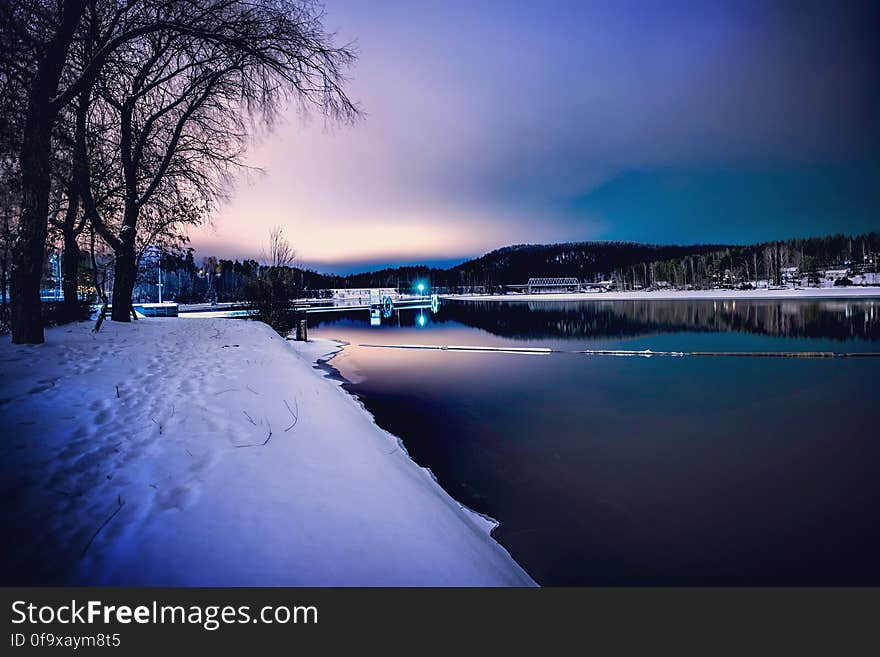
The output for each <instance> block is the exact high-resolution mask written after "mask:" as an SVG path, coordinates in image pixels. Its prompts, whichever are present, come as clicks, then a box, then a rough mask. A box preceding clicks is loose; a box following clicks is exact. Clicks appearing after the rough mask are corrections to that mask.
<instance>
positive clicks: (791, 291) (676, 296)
mask: <svg viewBox="0 0 880 657" xmlns="http://www.w3.org/2000/svg"><path fill="white" fill-rule="evenodd" d="M441 298H442V299H449V300H452V301H456V300H457V301H696V300H701V299H708V300H713V299H717V300H726V299H749V300H759V299H766V300H779V299H880V287H820V288H816V287H809V288H786V289H779V290H772V289H771V290H767V289H758V290H653V291H650V292H649V291H640V290H637V291H634V292H578V293H571V292H569V293H559V294H552V293H548V294H486V295H452V294H445V295H442V296H441Z"/></svg>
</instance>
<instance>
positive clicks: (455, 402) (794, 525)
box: [311, 300, 880, 585]
mask: <svg viewBox="0 0 880 657" xmlns="http://www.w3.org/2000/svg"><path fill="white" fill-rule="evenodd" d="M311 325H312V329H311V335H312V337H323V338H337V339H341V340H345V341H346V342H349V343H351V344H350V345H349V346H347V347H345V349H344V350H343V351H342V352H341V353H340V354H339V355H337V356H336V357H335V358H334V359H333V360H331V362H330V364H331V365H332V366H333V367H335V368H336V369H337V370H338V371H339V373H340V374H341V375H342V376H343V377H344V378H345V379H347V380H348V381H349V383H348V384H346V388H347V389H348V390H349V391H350V392H352V393H354V394H356V395H357V396H358V397H359V398H360V399H361V400H362V401H363V403H364V404H365V405H366V407H367V409H368V410H369V411H370V412H372V413H373V415H374V416H375V418H376V421H377V422H378V424H379V425H380V426H382V427H383V428H385V429H387V430H388V431H390V432H392V433H394V434H396V435H398V436H400V437H401V438H402V439H403V442H404V444H405V446H406V449H407V450H408V451H409V453H410V455H411V456H412V458H413V459H414V460H415V461H416V462H418V463H419V464H420V465H423V466H426V467H428V468H430V469H431V470H432V471H433V472H434V474H435V475H436V476H437V478H438V480H439V481H440V483H441V485H442V486H443V487H444V488H445V489H446V490H447V491H449V493H450V494H451V495H452V496H453V497H455V498H456V499H457V500H459V501H461V502H462V503H463V504H465V505H467V506H468V507H470V508H472V509H475V510H477V511H479V512H481V513H485V514H487V515H489V516H492V517H493V518H495V519H497V520H498V521H499V522H500V523H501V525H500V527H499V528H498V529H497V530H495V532H494V534H493V535H494V536H495V538H497V540H498V541H499V542H501V543H502V544H503V545H504V546H505V547H506V548H507V549H508V550H509V551H510V553H511V554H512V555H513V557H514V558H515V559H516V560H517V561H518V562H519V563H520V564H521V565H522V566H523V568H525V569H526V570H527V571H528V572H529V573H530V574H531V575H532V577H534V578H535V579H536V580H537V581H538V582H539V583H541V584H545V585H575V584H585V585H600V584H618V585H621V584H625V585H637V584H646V585H654V584H795V585H798V584H874V585H876V584H880V559H878V558H877V555H878V554H880V522H878V509H880V403H878V401H880V394H878V386H880V358H835V359H790V358H785V359H784V358H778V359H777V358H754V357H748V358H729V357H694V356H690V357H651V358H644V357H615V356H594V355H584V354H575V353H553V354H546V355H534V354H508V353H460V352H453V351H427V350H404V349H386V348H373V347H365V346H359V345H363V344H435V345H489V346H508V347H511V346H512V347H552V348H555V349H565V350H577V349H636V350H643V349H651V350H654V351H661V350H669V351H836V352H877V351H880V300H857V301H856V300H854V301H843V300H841V301H836V300H822V301H741V300H738V301H693V302H692V301H623V302H620V301H618V302H602V301H585V302H528V303H526V302H505V303H497V302H461V301H452V302H443V304H442V305H441V307H440V308H439V310H438V311H437V312H434V313H432V312H431V310H429V309H425V310H411V311H400V312H397V311H395V312H393V313H392V314H391V316H390V317H387V318H383V319H382V320H381V324H380V325H379V326H371V322H370V316H369V313H368V312H367V311H360V312H351V313H344V314H326V315H313V316H311Z"/></svg>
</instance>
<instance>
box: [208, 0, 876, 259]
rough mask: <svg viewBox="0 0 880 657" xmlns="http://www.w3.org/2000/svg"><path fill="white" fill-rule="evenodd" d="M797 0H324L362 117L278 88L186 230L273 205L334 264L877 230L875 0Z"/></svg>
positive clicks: (233, 231)
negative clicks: (212, 206) (282, 97)
mask: <svg viewBox="0 0 880 657" xmlns="http://www.w3.org/2000/svg"><path fill="white" fill-rule="evenodd" d="M813 4H814V3H811V2H756V3H750V2H746V1H744V0H733V1H730V2H681V3H678V2H672V1H663V2H660V1H657V2H650V1H643V2H624V1H620V0H616V1H614V2H586V1H583V2H561V1H553V0H551V1H546V2H538V1H534V2H513V1H510V2H489V1H483V2H464V1H459V0H448V1H444V2H436V3H429V2H415V1H413V2H402V1H401V2H391V1H384V0H370V1H369V2H367V1H365V0H360V1H355V0H327V2H326V18H325V25H326V27H327V28H328V29H330V30H335V31H337V32H338V41H339V42H345V41H350V40H353V41H356V45H357V48H358V51H359V60H358V63H357V64H356V66H355V68H354V69H353V70H352V71H351V76H350V77H351V81H350V86H349V90H350V95H351V96H352V97H353V98H354V99H355V100H357V101H358V102H360V104H361V105H362V107H363V109H364V111H365V116H364V118H363V120H361V121H359V122H358V123H356V124H355V125H353V126H350V127H349V126H326V125H325V123H324V121H323V120H322V118H321V117H320V116H317V115H313V116H312V117H311V118H308V117H306V118H305V119H304V118H303V117H300V116H299V115H298V113H297V112H296V110H295V109H291V110H290V112H289V116H287V117H286V120H285V121H283V122H282V124H281V125H279V126H278V127H277V129H276V130H275V132H274V133H273V134H271V135H270V136H268V137H266V138H264V139H263V140H262V142H261V143H260V144H258V145H257V146H256V147H255V148H254V149H253V152H252V155H251V157H250V161H251V162H252V163H253V164H254V165H258V166H261V167H263V168H264V169H265V173H264V174H263V175H261V176H258V177H255V178H253V179H251V180H248V181H242V182H241V183H240V184H239V186H238V188H237V189H236V190H235V191H234V193H233V195H232V196H231V199H230V200H229V202H228V203H227V204H225V205H224V206H223V207H222V208H221V209H220V210H219V211H218V212H217V213H216V214H215V217H214V220H213V224H212V225H211V226H206V227H203V228H200V229H199V230H197V231H194V232H193V233H192V240H193V246H195V247H196V248H197V250H198V254H199V255H200V256H204V255H209V254H211V255H219V256H224V257H257V256H258V255H259V253H260V251H261V248H262V246H263V245H264V244H265V242H266V238H267V234H268V232H269V229H270V227H272V226H275V225H280V226H282V227H283V228H284V229H285V234H286V235H287V236H288V237H289V238H290V240H291V242H292V243H293V244H294V246H295V248H296V250H297V253H298V257H299V260H300V264H306V265H308V266H312V267H315V268H317V269H318V270H321V271H339V272H347V271H352V270H359V269H365V268H371V267H374V266H380V265H386V264H398V263H428V264H447V263H449V262H452V261H460V260H462V259H465V258H467V257H471V256H474V255H479V254H481V253H483V252H486V251H489V250H491V249H494V248H497V247H499V246H504V245H508V244H515V243H523V242H532V243H548V242H559V241H577V240H593V239H602V240H616V239H625V240H635V241H644V242H657V243H696V242H715V243H742V242H751V241H761V240H765V239H775V238H785V237H797V236H808V235H822V234H827V233H831V232H838V231H840V232H862V231H868V230H877V229H880V150H878V147H880V10H878V3H876V2H874V3H858V4H857V3H849V4H847V3H842V2H836V3H824V5H825V6H824V7H818V6H816V7H811V5H813ZM872 5H873V8H872Z"/></svg>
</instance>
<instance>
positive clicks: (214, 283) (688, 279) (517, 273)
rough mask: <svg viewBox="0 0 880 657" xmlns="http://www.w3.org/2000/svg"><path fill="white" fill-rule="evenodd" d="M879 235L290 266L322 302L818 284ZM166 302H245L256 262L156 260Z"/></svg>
mask: <svg viewBox="0 0 880 657" xmlns="http://www.w3.org/2000/svg"><path fill="white" fill-rule="evenodd" d="M878 257H880V233H876V232H871V233H866V234H863V235H856V236H848V235H830V236H827V237H813V238H806V239H791V240H783V241H775V242H763V243H761V244H753V245H745V246H730V245H718V244H698V245H692V246H656V245H650V244H637V243H632V242H568V243H564V244H544V245H541V244H520V245H516V246H507V247H504V248H501V249H496V250H494V251H491V252H489V253H487V254H485V255H483V256H481V257H479V258H475V259H473V260H468V261H467V262H463V263H462V264H460V265H456V266H455V267H450V268H448V269H438V268H431V267H420V266H407V267H396V268H386V269H381V270H378V271H372V272H363V273H358V274H349V275H347V276H337V275H332V274H321V273H318V272H315V271H312V270H308V269H301V268H298V267H290V268H289V269H290V274H291V277H292V279H293V281H294V284H295V286H296V288H297V290H298V291H299V292H301V293H302V294H304V295H310V294H314V295H316V296H320V291H321V290H328V289H334V288H368V287H396V288H400V289H401V291H409V290H411V289H412V288H413V286H414V285H415V284H416V283H417V282H420V281H423V282H425V283H427V284H428V285H429V286H430V287H431V288H432V289H434V290H441V291H449V292H454V291H456V290H473V289H482V290H485V291H493V290H496V291H497V290H500V289H502V287H503V286H505V285H515V284H521V283H526V282H527V281H528V279H529V278H531V277H538V276H547V277H568V276H572V277H576V278H578V279H580V280H581V281H583V282H586V283H598V282H600V281H614V283H615V285H616V287H618V288H619V289H633V288H648V287H652V286H664V285H670V286H674V287H693V288H700V289H702V288H711V287H717V286H747V285H755V284H756V283H757V281H761V283H762V284H764V283H769V284H771V285H782V284H784V283H786V282H790V277H791V276H793V275H797V276H799V277H801V278H802V279H807V281H808V282H810V281H812V282H813V283H818V281H819V274H820V272H821V271H824V270H826V269H829V268H839V269H842V270H846V271H848V272H852V273H854V274H855V273H861V272H865V271H877V266H878ZM162 269H163V272H164V273H165V280H164V283H165V291H166V295H167V296H168V298H176V299H178V300H180V301H203V300H205V299H206V298H207V299H217V300H220V301H223V300H236V299H240V298H242V292H243V290H244V286H245V285H246V284H247V281H248V280H249V279H251V278H253V277H259V276H260V275H261V271H263V270H264V269H265V267H261V265H260V264H259V263H257V262H256V261H255V260H243V261H240V260H222V259H217V258H204V259H203V260H202V264H201V265H197V264H196V262H195V259H194V255H193V251H192V249H189V250H188V251H187V252H186V253H185V254H178V255H165V256H163V260H162ZM142 272H143V275H142V278H141V282H142V285H140V286H138V289H137V290H136V293H135V296H136V297H142V298H148V297H149V295H150V294H153V293H154V290H155V288H154V287H153V284H154V283H155V282H156V281H155V280H153V278H155V276H156V271H155V269H154V268H150V267H145V268H143V269H142Z"/></svg>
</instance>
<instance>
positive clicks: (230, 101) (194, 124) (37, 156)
mask: <svg viewBox="0 0 880 657" xmlns="http://www.w3.org/2000/svg"><path fill="white" fill-rule="evenodd" d="M321 18H322V15H321V12H320V10H319V8H318V7H317V5H315V4H314V3H312V2H310V1H309V0H299V1H297V0H250V1H244V0H140V1H135V0H88V1H87V0H55V1H51V0H10V1H9V2H4V3H0V24H2V25H3V42H4V43H7V42H8V43H10V44H13V45H14V46H15V48H14V49H10V52H15V53H17V55H16V56H18V57H19V58H20V61H21V62H22V63H21V64H20V65H19V66H18V69H21V75H20V77H21V79H22V80H23V81H24V88H25V89H26V97H27V103H26V111H25V112H24V115H25V119H24V122H23V123H24V125H23V128H22V131H21V142H20V149H19V163H20V180H21V204H20V205H21V213H20V218H19V223H20V226H19V231H18V237H17V240H16V243H15V247H14V250H13V265H14V267H13V272H12V273H13V277H12V278H13V281H12V293H13V326H12V328H13V342H17V343H39V342H42V341H43V330H42V324H41V321H40V299H39V287H40V275H41V269H42V261H43V256H44V250H45V243H46V236H47V230H48V214H49V194H50V187H51V152H52V130H53V127H54V126H55V124H56V121H57V119H58V116H59V113H60V112H61V111H62V110H63V109H64V108H65V107H67V106H68V105H69V104H70V103H72V102H73V101H74V99H76V98H77V97H79V96H80V94H82V93H83V92H84V90H87V89H89V87H91V86H94V85H97V84H99V83H101V82H102V81H103V87H102V98H103V99H104V101H105V102H107V103H108V104H110V105H111V106H114V107H115V109H116V110H117V113H118V116H119V122H120V125H119V127H120V132H119V135H118V136H119V153H120V155H121V156H122V167H123V177H124V183H125V192H124V207H123V210H122V218H121V225H120V228H119V230H118V231H116V234H113V231H111V230H110V229H109V227H107V226H103V227H102V228H101V230H100V231H99V232H100V234H101V236H102V237H103V238H104V239H108V240H110V241H111V242H112V244H111V246H113V247H114V251H116V253H117V271H116V274H117V280H116V286H115V287H114V301H117V300H118V302H119V303H118V304H117V303H114V318H115V319H120V320H123V321H125V320H127V318H128V312H127V311H128V306H129V304H130V293H131V288H132V286H133V284H134V276H135V274H136V254H135V251H136V247H135V244H136V237H135V233H136V230H137V223H138V218H139V216H140V213H141V210H142V209H143V208H144V207H145V206H147V205H148V204H149V203H151V202H152V201H153V197H154V196H155V195H156V194H157V193H158V192H159V190H160V189H162V188H163V185H165V184H166V182H165V181H166V179H167V178H169V177H171V178H173V177H174V175H173V174H174V172H175V171H178V172H180V174H181V175H182V176H183V177H184V178H186V177H187V175H188V174H187V173H185V172H184V170H185V169H186V168H187V166H185V165H184V163H185V162H189V163H190V165H192V163H193V162H192V160H191V159H190V156H192V155H196V159H197V165H196V166H189V173H194V174H195V175H192V176H190V178H189V182H190V184H191V185H192V186H193V187H194V188H196V190H197V191H199V192H202V193H204V195H205V197H206V198H208V197H211V198H213V197H215V196H216V195H217V194H218V192H219V190H220V185H219V177H218V176H217V175H216V174H217V173H218V172H220V171H222V170H224V169H225V170H226V171H227V172H228V171H231V170H232V169H234V168H235V167H236V165H237V164H238V157H237V156H238V155H239V154H240V151H239V152H236V151H234V149H233V150H232V151H230V150H228V148H227V147H229V146H230V145H236V146H243V142H242V141H241V140H240V139H239V138H240V137H242V136H243V135H246V134H247V132H248V131H247V128H251V127H253V124H254V123H255V122H256V121H257V120H263V121H265V122H267V123H271V121H272V119H273V118H274V117H275V115H276V113H277V111H278V109H279V108H280V107H281V105H282V104H283V102H284V101H286V100H288V99H294V100H297V101H299V102H300V103H302V104H303V105H316V106H318V107H319V108H320V109H321V111H322V112H323V113H325V114H326V115H328V116H332V117H337V118H352V117H354V116H355V115H356V114H357V108H356V107H355V105H354V104H353V103H352V102H351V101H350V100H349V99H348V97H347V96H346V95H345V93H344V91H343V89H342V84H343V82H344V78H343V74H342V72H343V70H344V69H345V68H346V67H347V66H348V65H349V64H350V63H351V61H352V60H353V57H354V55H353V52H352V50H351V49H350V48H348V47H335V46H333V44H332V35H328V34H327V33H326V32H325V31H324V29H323V26H322V24H321ZM77 39H82V40H84V41H87V42H90V43H91V44H92V47H90V48H87V49H85V48H83V49H79V50H77V49H76V48H74V50H73V53H74V54H76V53H77V52H78V53H79V54H80V55H81V58H80V60H79V61H76V62H72V61H71V57H70V55H71V46H72V44H74V43H75V42H76V40H77ZM0 57H3V58H4V59H9V58H11V56H9V55H7V54H5V53H0ZM6 68H10V69H11V68H15V67H14V66H13V65H11V64H10V65H9V66H8V67H7V64H5V63H4V64H3V65H2V66H0V69H2V70H5V69H6ZM110 69H112V70H110ZM117 75H119V76H120V77H116V76H117ZM123 91H126V92H128V95H122V94H121V93H120V92H123ZM111 99H112V100H111ZM114 102H115V103H116V104H117V105H113V103H114ZM160 134H161V135H164V140H162V138H161V137H158V135H160ZM209 136H210V137H211V138H219V139H220V142H221V147H220V148H216V147H215V146H214V145H213V144H211V142H209V141H208V140H207V139H206V137H209ZM199 137H201V138H202V143H204V144H209V145H208V146H207V147H206V148H204V149H203V150H202V151H201V152H199V151H198V149H197V148H195V145H196V144H197V143H198V140H199ZM154 144H157V145H154ZM87 159H88V158H85V160H87ZM85 160H84V161H85ZM206 163H210V166H208V167H207V169H205V168H203V167H204V165H205V164H206ZM205 180H208V181H210V182H211V183H212V184H211V185H210V186H209V187H208V188H207V191H205V190H204V188H202V187H200V181H202V182H203V181H205ZM87 186H88V183H87V182H82V183H81V201H82V203H83V205H84V206H85V211H86V213H87V214H88V215H89V218H90V220H92V221H94V220H95V217H96V216H97V208H96V207H95V204H93V203H91V202H90V200H89V199H88V198H87V196H88V194H87V192H85V191H84V190H85V188H86V187H87ZM164 189H168V187H164ZM171 189H176V190H180V189H181V188H180V187H179V186H177V185H176V184H173V183H172V184H171ZM191 192H192V189H190V190H188V191H185V192H184V194H185V195H187V196H190V197H192V193H191ZM105 228H106V230H105ZM110 235H113V237H112V238H111V237H110ZM117 286H118V291H117ZM126 295H128V298H126ZM122 313H125V316H124V317H123V315H122Z"/></svg>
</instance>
